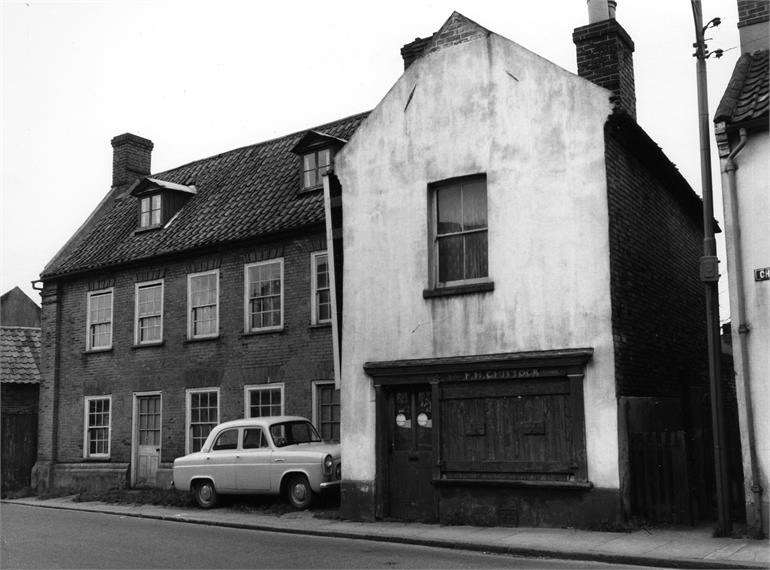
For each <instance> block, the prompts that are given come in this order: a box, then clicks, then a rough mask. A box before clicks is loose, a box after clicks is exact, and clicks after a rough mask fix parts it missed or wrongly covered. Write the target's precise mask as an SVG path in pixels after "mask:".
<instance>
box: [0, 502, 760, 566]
mask: <svg viewBox="0 0 770 570" xmlns="http://www.w3.org/2000/svg"><path fill="white" fill-rule="evenodd" d="M2 502H3V503H14V504H20V505H29V506H32V507H38V508H50V509H70V510H76V511H90V512H96V513H106V514H110V515H118V516H129V517H139V518H147V519H156V520H164V521H174V522H179V523H188V524H203V525H215V526H222V527H231V528H240V529H252V530H261V531H272V532H284V533H293V534H305V535H314V536H330V537H337V538H352V539H362V540H375V541H383V542H397V543H404V544H417V545H423V546H432V547H439V548H455V549H462V550H473V551H481V552H492V553H498V554H509V555H514V556H522V557H543V558H557V559H567V560H588V561H595V562H605V563H615V564H632V565H642V566H657V567H664V568H770V545H769V543H768V540H767V539H764V540H755V539H750V538H714V537H712V533H713V527H712V526H697V527H678V528H676V529H670V528H666V529H662V528H651V529H643V530H637V531H633V532H597V531H587V530H576V529H561V528H522V527H515V528H509V527H474V526H442V525H437V524H422V523H410V522H379V521H378V522H352V521H343V520H338V519H326V518H315V517H314V516H313V512H312V511H300V512H290V513H287V514H283V515H276V514H267V513H254V512H239V511H236V510H233V509H228V508H219V509H212V510H202V509H195V508H183V507H165V506H157V505H121V504H111V503H101V502H75V501H73V499H72V497H59V498H54V499H38V498H36V497H28V498H24V499H13V500H4V501H2Z"/></svg>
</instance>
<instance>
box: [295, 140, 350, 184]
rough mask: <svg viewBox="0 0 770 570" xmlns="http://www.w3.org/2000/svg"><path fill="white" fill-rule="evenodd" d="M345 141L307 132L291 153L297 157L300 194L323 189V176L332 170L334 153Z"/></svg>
mask: <svg viewBox="0 0 770 570" xmlns="http://www.w3.org/2000/svg"><path fill="white" fill-rule="evenodd" d="M346 142H347V141H345V139H341V138H339V137H335V136H332V135H330V134H328V133H324V132H321V131H308V132H306V133H305V134H304V135H302V138H300V139H299V141H298V142H297V144H295V145H294V148H292V149H291V152H293V153H294V154H296V155H298V156H299V158H300V160H299V174H300V184H299V188H300V191H301V192H307V191H310V190H317V189H319V188H322V187H323V180H324V179H323V176H324V174H326V172H328V171H329V170H330V169H331V168H332V159H333V158H334V153H335V152H336V151H338V150H339V149H340V148H342V145H344V144H345V143H346Z"/></svg>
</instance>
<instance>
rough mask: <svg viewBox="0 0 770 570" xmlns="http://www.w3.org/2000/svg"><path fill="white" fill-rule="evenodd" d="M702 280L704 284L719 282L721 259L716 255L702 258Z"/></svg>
mask: <svg viewBox="0 0 770 570" xmlns="http://www.w3.org/2000/svg"><path fill="white" fill-rule="evenodd" d="M700 280H701V282H702V283H716V282H718V281H719V258H718V257H717V256H716V255H704V256H703V257H701V258H700Z"/></svg>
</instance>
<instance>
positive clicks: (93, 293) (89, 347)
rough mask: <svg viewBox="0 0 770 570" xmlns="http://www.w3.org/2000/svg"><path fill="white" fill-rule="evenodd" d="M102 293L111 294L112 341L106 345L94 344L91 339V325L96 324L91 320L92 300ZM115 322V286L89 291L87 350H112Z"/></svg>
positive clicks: (87, 301)
mask: <svg viewBox="0 0 770 570" xmlns="http://www.w3.org/2000/svg"><path fill="white" fill-rule="evenodd" d="M101 295H109V296H110V320H109V323H110V342H109V344H108V345H106V346H93V342H92V340H91V327H92V326H93V325H94V323H93V322H92V321H91V300H92V299H93V298H94V297H98V296H101ZM96 324H104V323H102V322H99V323H96ZM114 324H115V287H106V288H104V289H97V290H95V291H88V293H86V350H87V351H89V352H97V351H101V350H112V346H113V341H114V338H113V333H114V328H115V327H114Z"/></svg>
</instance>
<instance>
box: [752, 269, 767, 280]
mask: <svg viewBox="0 0 770 570" xmlns="http://www.w3.org/2000/svg"><path fill="white" fill-rule="evenodd" d="M754 281H770V267H763V268H761V269H755V270H754Z"/></svg>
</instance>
